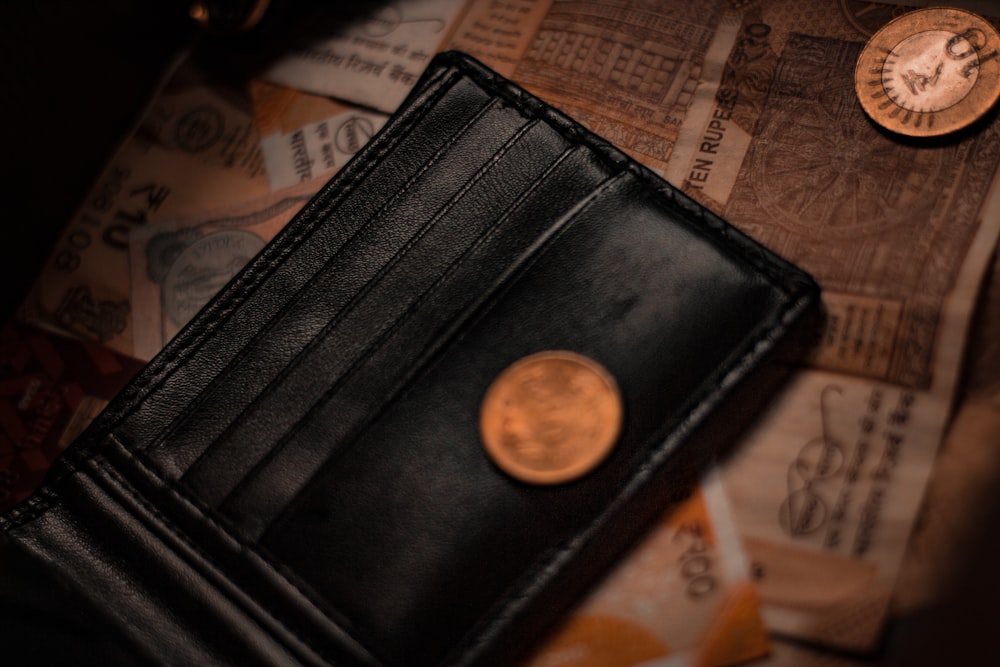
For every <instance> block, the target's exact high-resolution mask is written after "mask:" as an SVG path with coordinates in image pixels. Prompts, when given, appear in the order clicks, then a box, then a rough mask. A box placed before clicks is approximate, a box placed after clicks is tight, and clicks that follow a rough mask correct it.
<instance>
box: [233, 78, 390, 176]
mask: <svg viewBox="0 0 1000 667" xmlns="http://www.w3.org/2000/svg"><path fill="white" fill-rule="evenodd" d="M250 95H251V97H252V99H253V108H254V116H255V118H256V122H257V131H258V132H259V134H260V147H261V151H262V152H263V154H264V163H265V165H266V167H267V178H268V181H269V182H270V184H271V189H272V190H281V189H283V188H287V187H291V186H293V185H295V184H297V183H301V182H305V181H310V180H313V179H323V180H325V179H328V178H329V177H330V176H332V175H333V174H334V173H336V172H337V171H338V170H339V169H340V167H342V166H343V165H344V163H346V162H347V161H348V160H349V159H351V157H352V156H353V155H354V154H355V153H356V152H357V151H358V150H359V149H360V148H361V147H362V146H364V145H365V143H367V142H368V140H369V139H371V137H372V135H374V134H375V133H376V132H377V131H378V130H379V129H381V127H382V125H384V124H385V120H386V116H385V114H381V113H378V112H374V111H370V110H367V109H361V108H358V107H355V106H353V105H348V104H343V103H340V102H336V101H334V100H331V99H330V98H327V97H322V96H319V95H310V94H308V93H303V92H301V91H298V90H295V89H292V88H285V87H284V86H277V85H274V84H271V83H266V82H264V81H251V82H250Z"/></svg>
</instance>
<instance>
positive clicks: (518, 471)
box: [479, 350, 625, 485]
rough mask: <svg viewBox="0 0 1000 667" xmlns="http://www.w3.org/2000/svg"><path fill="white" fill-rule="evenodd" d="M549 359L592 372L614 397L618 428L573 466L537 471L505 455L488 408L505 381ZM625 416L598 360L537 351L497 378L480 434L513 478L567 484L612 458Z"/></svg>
mask: <svg viewBox="0 0 1000 667" xmlns="http://www.w3.org/2000/svg"><path fill="white" fill-rule="evenodd" d="M548 359H560V360H563V361H570V362H573V363H575V364H577V365H579V366H581V367H583V368H586V369H587V370H589V371H590V372H591V373H593V374H594V375H596V376H597V377H598V378H599V379H600V380H601V381H602V382H603V383H604V384H605V386H606V387H607V389H608V390H609V391H610V393H611V396H612V397H613V398H614V405H613V416H612V418H613V420H614V426H613V428H612V429H610V436H609V437H608V438H607V439H606V441H604V442H601V443H600V444H599V446H598V447H594V448H593V450H591V451H590V452H589V455H588V456H584V457H581V458H580V459H578V460H577V461H575V462H574V463H573V464H572V465H568V466H566V467H564V468H559V469H557V470H534V469H532V468H528V467H526V466H523V465H521V464H519V463H518V462H517V461H516V460H514V459H513V458H511V457H510V456H508V455H507V454H505V452H504V450H503V448H502V446H501V444H500V443H499V442H497V441H496V440H494V438H493V436H492V435H491V434H492V433H495V432H497V429H492V428H490V427H489V424H488V423H487V421H488V414H489V413H490V411H489V410H487V407H488V406H489V405H491V404H492V403H494V402H496V401H497V400H498V394H499V392H500V390H501V389H502V387H503V384H504V379H505V378H507V377H509V376H511V375H513V374H514V373H516V372H518V371H519V370H520V369H522V368H523V367H525V366H528V365H531V364H534V363H538V362H540V361H545V360H548ZM498 412H499V411H493V414H496V413H498ZM624 417H625V406H624V402H623V399H622V393H621V390H620V389H619V387H618V383H617V382H616V381H615V378H614V376H613V375H612V374H611V373H610V372H608V370H607V369H606V368H605V367H604V366H602V365H601V364H600V363H598V362H597V361H595V360H594V359H592V358H590V357H588V356H585V355H583V354H579V353H577V352H572V351H569V350H544V351H542V352H535V353H533V354H529V355H526V356H524V357H521V358H520V359H518V360H517V361H515V362H513V363H512V364H510V365H509V366H507V367H506V368H504V369H503V370H502V371H500V373H499V374H498V375H497V376H496V377H495V378H494V379H493V381H492V382H491V383H490V385H489V387H488V388H487V389H486V393H485V394H483V399H482V401H481V402H480V410H479V434H480V440H481V441H482V445H483V449H484V450H485V451H486V453H487V455H488V456H489V458H490V460H491V461H492V462H493V463H494V464H495V465H496V466H497V467H498V468H500V469H501V470H503V471H504V472H506V473H507V474H508V475H510V476H511V477H513V478H515V479H517V480H520V481H522V482H528V483H531V484H538V485H554V484H563V483H566V482H571V481H574V480H577V479H580V478H581V477H583V476H585V475H586V474H587V473H589V472H591V471H592V470H594V469H595V468H596V467H597V466H598V465H600V464H601V463H602V462H603V461H604V460H605V459H606V458H607V457H608V455H609V454H610V453H611V452H612V450H614V448H615V445H616V444H617V442H618V437H619V436H620V435H621V428H622V424H623V422H624Z"/></svg>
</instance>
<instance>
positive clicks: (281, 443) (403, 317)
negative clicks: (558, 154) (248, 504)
mask: <svg viewBox="0 0 1000 667" xmlns="http://www.w3.org/2000/svg"><path fill="white" fill-rule="evenodd" d="M540 122H541V121H539V120H537V119H531V120H529V122H528V123H526V124H525V125H522V126H521V127H519V128H518V129H517V131H516V132H515V133H514V134H513V135H512V136H511V137H510V138H509V139H508V140H507V141H506V142H505V143H504V145H503V146H501V147H500V148H499V149H498V150H497V151H496V152H495V153H494V154H493V156H492V157H491V158H490V159H489V160H488V161H487V162H486V163H484V164H483V165H482V166H481V167H480V168H479V169H478V170H477V171H476V173H475V174H474V175H473V176H472V178H470V179H468V180H467V181H466V182H465V184H463V186H462V188H460V189H459V191H458V192H456V193H453V194H452V196H451V198H450V199H449V200H448V202H447V203H446V204H445V205H444V206H442V207H441V208H440V209H439V210H438V211H437V212H436V213H435V214H434V215H433V216H432V217H431V219H430V220H428V221H427V222H426V223H424V225H423V226H422V227H421V228H420V230H419V231H418V232H417V233H416V234H415V235H414V236H413V237H411V238H410V239H409V240H408V241H407V242H406V244H405V245H404V246H403V247H402V248H400V249H399V251H398V252H397V253H396V254H395V255H394V256H393V257H392V259H391V260H390V261H389V263H387V264H386V266H385V267H383V269H382V270H381V271H380V272H379V274H378V275H377V276H376V277H375V278H373V279H372V280H371V281H369V282H368V283H367V284H366V286H365V288H364V289H363V290H362V291H361V292H359V293H358V294H357V295H355V297H354V298H352V300H351V302H350V303H348V304H347V305H345V307H344V308H343V309H342V310H341V311H340V312H339V313H337V315H336V316H335V317H334V319H332V320H331V321H330V322H329V323H327V325H326V326H324V327H323V329H322V330H320V332H319V333H317V335H316V336H315V337H314V339H313V342H311V343H310V345H308V346H307V347H306V348H305V349H304V350H303V351H302V353H301V354H300V355H298V357H297V358H296V360H295V365H298V363H300V362H302V361H308V359H305V355H306V353H307V352H308V351H309V350H311V349H313V348H315V346H316V345H319V344H320V343H321V342H322V341H323V340H325V339H326V338H328V337H329V335H330V333H331V330H332V329H333V328H334V327H336V326H337V325H338V324H340V322H341V321H343V316H346V314H347V312H348V311H350V310H351V309H353V308H354V307H355V306H356V305H357V304H358V303H360V301H361V300H362V299H364V298H365V296H366V295H368V294H369V293H370V292H371V291H372V290H373V289H374V288H375V283H376V282H377V281H378V280H379V279H380V278H382V277H384V276H385V274H387V273H388V272H389V271H390V270H392V268H393V267H394V266H396V265H397V264H398V263H399V262H400V261H402V260H403V258H404V257H405V256H406V254H407V253H408V252H409V251H410V250H411V249H412V248H413V247H414V246H415V245H416V244H417V243H418V242H419V241H420V240H421V239H422V238H423V237H424V236H425V235H426V234H427V233H428V232H429V231H430V230H431V229H432V228H433V227H434V226H435V225H436V224H437V223H438V222H439V221H440V220H441V218H443V217H444V216H445V215H447V214H448V212H449V211H450V210H451V209H452V208H454V207H455V205H456V204H458V202H459V201H460V200H461V199H462V198H463V197H464V196H465V195H466V194H467V193H468V192H469V190H471V189H472V188H473V187H475V185H476V184H477V183H479V182H480V181H481V180H482V179H483V178H484V177H485V176H486V175H487V174H489V173H490V171H492V170H493V169H494V168H495V167H496V165H497V163H498V162H499V161H500V160H501V159H502V158H503V156H504V155H505V154H506V153H507V152H508V151H509V150H510V149H511V148H512V147H513V146H514V145H515V144H517V143H518V142H519V141H520V139H521V138H522V137H523V136H524V135H525V134H526V133H527V132H528V131H529V130H530V129H531V128H533V127H535V126H536V125H537V124H539V123H540ZM500 217H501V218H502V217H503V215H502V214H501V216H500ZM470 247H475V244H473V246H470ZM465 254H466V252H462V253H461V254H460V255H459V256H458V257H456V258H454V259H453V260H452V261H451V262H450V263H449V265H448V266H447V267H446V268H445V270H444V272H443V274H442V275H441V276H439V277H438V278H436V279H435V280H434V281H433V282H432V283H431V284H430V285H429V286H428V287H427V288H426V289H425V290H424V291H423V292H421V294H420V295H419V296H418V297H417V298H416V299H415V300H414V301H413V302H411V303H410V305H409V306H407V307H406V309H405V310H404V311H403V312H402V313H400V315H399V316H398V317H397V318H396V320H395V321H393V322H392V323H391V324H390V325H389V326H388V327H386V328H385V329H384V330H383V331H382V332H380V333H378V334H377V336H375V337H374V339H373V340H371V341H370V342H369V344H368V345H367V346H365V347H364V349H362V350H361V352H360V353H358V355H357V358H356V359H354V361H352V362H351V363H350V364H349V365H348V367H347V368H346V369H344V371H343V372H342V373H341V374H340V375H339V376H338V377H337V378H336V379H334V380H333V381H332V382H331V383H330V384H329V386H328V387H327V388H326V389H325V390H324V391H323V393H322V394H321V395H320V396H319V397H318V398H317V399H316V400H315V401H314V402H313V404H312V405H311V406H310V407H309V409H308V410H307V411H306V413H305V414H304V415H303V416H302V417H301V418H299V419H298V420H296V422H295V423H294V424H293V425H292V426H291V428H289V429H288V431H286V432H285V433H284V434H283V435H282V436H281V437H280V438H279V439H278V441H277V442H276V443H275V444H274V445H273V446H272V447H271V448H270V450H269V451H268V452H267V454H266V455H265V456H264V457H263V458H262V459H261V460H260V461H259V462H258V463H257V465H255V466H254V467H253V468H252V469H251V470H250V472H248V473H247V475H246V476H245V477H244V478H243V479H242V480H241V481H240V482H239V484H237V486H236V487H235V488H234V489H233V490H232V492H231V493H230V494H229V496H227V500H228V498H229V497H233V496H235V495H238V494H239V492H240V490H241V489H242V488H243V487H244V486H245V484H249V483H252V481H251V480H252V478H255V477H256V473H257V472H259V471H260V470H261V469H262V468H263V467H264V466H265V465H266V463H267V462H269V461H271V460H273V459H274V457H276V456H278V455H280V452H281V451H282V450H284V448H285V446H286V445H287V444H288V442H289V441H290V440H291V439H292V438H294V437H295V434H297V433H298V432H299V430H300V429H301V428H302V427H303V425H304V424H305V423H306V422H307V421H308V420H309V419H310V417H311V416H312V415H314V414H315V413H316V412H317V411H318V410H321V409H322V407H323V406H324V405H325V404H326V403H327V402H328V401H329V399H330V398H331V397H332V395H333V394H334V393H336V391H337V390H339V389H340V388H341V387H342V386H343V384H344V383H345V382H346V381H348V380H349V378H350V377H351V376H352V375H353V374H354V373H355V371H357V369H358V368H359V367H360V366H361V365H362V364H363V363H364V362H365V361H366V360H367V359H368V357H369V356H370V355H371V354H372V352H373V350H377V349H379V348H380V347H381V344H382V343H384V342H385V340H386V339H387V338H388V337H389V336H391V335H392V333H393V332H395V331H396V330H398V329H399V327H401V326H403V325H404V324H405V323H406V322H407V321H408V320H409V318H410V317H411V316H412V315H413V313H414V312H415V311H416V310H417V309H418V308H419V306H420V305H422V304H423V303H424V302H425V301H426V300H427V299H428V298H430V296H432V295H433V294H434V293H435V291H436V288H437V287H438V286H439V285H440V283H441V280H442V278H443V277H444V276H445V275H449V274H450V273H451V271H452V267H453V266H454V265H455V264H457V263H460V262H461V260H462V258H463V257H464V256H465ZM290 366H292V364H289V365H288V366H286V368H284V369H282V377H284V376H285V375H286V374H287V372H290ZM278 379H279V378H276V380H275V382H277V381H278ZM273 384H274V383H271V384H269V385H268V386H269V387H270V386H273ZM266 393H267V391H266V389H265V391H264V392H263V393H262V396H263V395H265V394H266ZM367 421H368V420H367V419H365V420H363V422H362V423H365V422H367Z"/></svg>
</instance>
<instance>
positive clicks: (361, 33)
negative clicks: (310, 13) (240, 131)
mask: <svg viewBox="0 0 1000 667" xmlns="http://www.w3.org/2000/svg"><path fill="white" fill-rule="evenodd" d="M464 8H465V3H464V2H462V1H460V0H393V1H392V2H385V3H379V5H378V6H377V7H374V8H373V11H372V12H371V13H369V14H365V15H361V16H359V17H357V18H356V20H351V21H347V22H346V23H345V25H343V26H342V27H341V28H340V30H339V31H338V32H337V33H336V34H332V35H329V36H328V37H325V38H323V39H320V40H309V41H307V42H303V43H302V44H301V45H299V46H298V48H296V49H294V50H292V51H291V52H290V53H288V54H287V55H285V56H283V57H281V58H279V59H278V60H277V61H276V62H274V63H273V64H272V65H270V66H269V67H268V68H267V69H266V70H265V71H264V72H263V73H262V74H261V77H262V78H264V79H265V80H267V81H270V82H272V83H275V84H278V85H282V86H286V87H289V88H296V89H298V90H303V91H306V92H309V93H313V94H317V95H326V96H330V97H337V98H339V99H342V100H348V101H351V102H354V103H356V104H361V105H363V106H366V107H371V108H373V109H378V110H380V111H384V112H386V113H391V112H392V111H395V109H396V107H397V106H399V103H400V102H402V101H403V98H404V97H406V94H407V93H408V92H409V91H410V88H412V87H413V84H414V83H416V81H417V79H418V78H419V77H420V74H421V73H422V72H423V71H424V68H425V67H426V66H427V63H428V62H429V61H430V59H431V57H432V56H433V55H434V54H435V53H436V52H437V51H438V50H439V49H440V47H441V45H442V44H444V43H446V42H447V39H448V36H449V35H450V34H451V32H452V30H453V28H454V25H455V23H456V21H458V20H459V19H460V16H461V13H462V11H463V10H464Z"/></svg>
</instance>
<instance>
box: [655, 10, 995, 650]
mask: <svg viewBox="0 0 1000 667" xmlns="http://www.w3.org/2000/svg"><path fill="white" fill-rule="evenodd" d="M893 11H895V8H891V7H889V6H887V5H881V6H878V7H874V9H872V10H871V11H868V12H862V11H861V10H860V9H859V8H857V7H855V8H854V10H852V11H849V8H848V5H847V3H840V4H839V5H838V3H834V2H820V1H818V0H814V1H812V2H785V1H776V2H760V3H747V4H746V5H745V6H744V7H743V8H742V10H741V11H739V12H734V13H733V15H732V16H731V17H730V18H729V20H730V21H732V23H730V25H733V24H734V23H735V21H736V20H738V21H739V27H738V29H737V30H736V32H735V35H733V36H730V35H722V37H723V38H719V39H717V41H716V42H715V43H714V44H713V47H712V49H711V50H710V60H711V61H712V63H713V66H712V67H711V68H707V69H708V71H711V72H713V73H714V74H715V75H716V76H717V78H715V79H705V80H703V81H702V83H701V89H700V90H699V91H697V92H696V95H695V100H694V102H693V103H692V107H691V109H690V111H689V113H688V116H687V121H686V123H685V126H684V127H683V128H682V130H681V133H680V137H679V139H678V142H677V145H676V147H675V152H674V154H673V158H672V159H673V162H672V164H671V165H670V168H668V170H667V175H668V177H670V178H672V179H674V180H675V181H676V182H678V183H680V184H682V186H683V187H684V189H685V190H686V191H688V192H689V193H690V194H692V195H693V196H695V197H696V198H698V199H700V200H701V201H702V202H703V203H705V204H706V205H708V206H710V207H712V208H714V209H715V210H717V211H718V212H720V213H721V214H723V215H724V216H725V217H726V218H727V219H729V220H730V222H732V223H734V224H736V225H737V226H738V227H741V228H742V229H744V230H745V231H747V232H748V233H749V234H750V235H752V236H754V237H755V238H757V239H759V240H761V241H762V242H764V243H765V244H766V245H769V246H770V247H772V248H774V249H775V250H777V251H778V252H780V253H781V254H783V255H784V256H786V257H788V258H789V259H792V260H793V261H795V262H797V263H799V264H800V265H801V266H803V267H804V268H806V269H807V270H809V271H810V272H812V273H813V275H815V276H816V278H817V279H818V280H819V282H820V283H821V285H822V286H823V287H824V304H825V306H826V311H827V321H826V324H825V327H824V329H823V331H822V335H821V336H820V340H819V341H818V344H817V347H816V351H815V353H814V355H813V357H812V358H811V359H810V360H809V362H808V368H806V369H803V370H802V371H801V372H799V373H798V374H797V376H796V378H795V379H794V381H793V382H792V383H791V385H790V386H789V387H788V388H787V389H786V390H785V392H784V393H783V394H782V395H781V396H780V397H778V399H777V400H776V401H775V403H774V404H773V406H772V409H771V411H770V412H769V414H767V415H766V416H765V418H764V419H763V420H762V422H761V423H760V425H759V426H758V427H757V428H756V429H755V430H754V431H753V432H752V433H751V434H749V436H748V437H747V438H746V440H745V442H743V443H742V444H741V445H740V447H739V448H738V450H737V454H736V455H735V456H734V457H733V460H731V461H730V462H729V463H728V465H727V467H726V470H725V473H724V478H725V484H726V488H727V491H728V493H729V494H730V498H731V500H732V501H733V504H734V506H735V507H736V517H737V523H738V525H739V526H740V531H741V534H742V536H743V537H744V540H745V545H746V548H747V551H748V553H749V555H750V558H751V560H752V561H753V563H754V569H755V572H756V575H757V581H758V584H759V586H760V591H761V598H762V601H763V603H764V616H765V619H766V620H767V623H768V626H769V628H771V629H772V630H774V631H776V632H779V633H782V634H785V635H789V636H792V637H798V638H803V639H807V640H809V641H814V642H821V643H825V644H828V645H832V646H837V647H842V648H848V649H851V650H855V651H866V650H870V649H872V648H873V647H874V646H875V645H876V643H877V641H878V638H879V635H880V629H881V628H882V626H883V623H884V621H885V619H886V616H887V613H888V611H889V608H890V600H891V595H892V591H893V587H894V583H895V581H896V578H897V574H898V572H899V570H900V566H901V561H902V558H903V555H904V553H905V548H906V543H907V540H908V538H909V536H910V534H911V531H912V528H913V526H914V523H915V520H916V517H917V514H918V511H919V508H920V506H921V501H922V498H923V495H924V491H925V488H926V485H927V482H928V479H929V476H930V474H931V471H932V469H933V467H934V463H935V456H936V453H937V450H938V447H939V445H940V442H941V439H942V436H943V433H944V429H945V427H946V425H947V421H948V416H949V409H950V406H951V404H952V401H953V398H954V390H955V387H956V377H957V373H958V370H959V366H960V362H961V356H962V350H963V347H964V342H965V336H966V331H967V328H968V325H969V321H970V317H971V314H972V310H973V304H974V298H975V295H976V292H977V287H978V285H979V283H980V281H981V279H982V276H983V273H984V271H985V268H986V266H987V263H988V259H989V257H990V254H991V252H992V250H993V248H994V246H995V244H996V239H997V233H998V227H1000V196H998V190H1000V188H998V185H997V181H996V177H997V170H998V165H1000V128H998V127H997V124H996V123H994V124H992V125H985V126H980V127H978V128H976V129H975V131H972V132H969V133H967V134H965V135H963V136H960V137H955V138H952V139H950V140H947V141H941V142H934V143H921V142H909V141H905V140H902V139H898V138H894V137H892V136H889V135H887V134H885V133H882V132H880V131H878V130H876V129H875V127H874V126H873V125H872V124H871V123H870V122H869V121H868V119H867V118H866V117H865V116H864V114H863V112H862V111H861V109H860V107H859V105H858V104H857V100H856V97H855V96H854V92H853V85H852V81H853V78H852V77H853V71H854V63H855V60H856V58H857V54H858V52H859V50H860V48H861V47H862V45H863V43H864V40H865V38H866V35H867V34H868V32H870V30H871V29H874V28H876V27H877V26H874V25H871V24H870V22H871V19H872V18H873V17H874V16H882V17H883V18H886V17H888V16H890V15H891V14H892V12H893ZM865 21H869V23H865ZM723 54H725V55H723Z"/></svg>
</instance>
